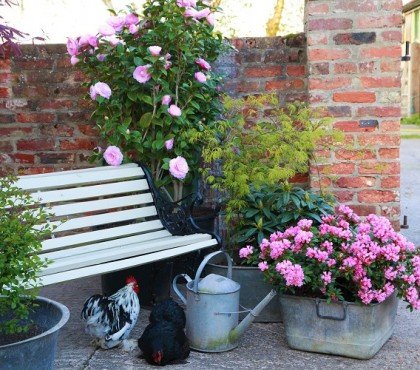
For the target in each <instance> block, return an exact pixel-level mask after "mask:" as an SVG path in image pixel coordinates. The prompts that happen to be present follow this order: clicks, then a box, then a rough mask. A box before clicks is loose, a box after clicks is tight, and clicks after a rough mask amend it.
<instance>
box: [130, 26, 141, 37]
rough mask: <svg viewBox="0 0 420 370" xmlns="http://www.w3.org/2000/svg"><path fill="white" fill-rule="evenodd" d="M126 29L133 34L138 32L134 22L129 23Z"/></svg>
mask: <svg viewBox="0 0 420 370" xmlns="http://www.w3.org/2000/svg"><path fill="white" fill-rule="evenodd" d="M128 31H129V32H130V33H131V34H132V35H135V34H136V33H137V32H139V26H136V25H135V24H130V26H129V27H128Z"/></svg>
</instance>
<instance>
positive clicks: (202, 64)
mask: <svg viewBox="0 0 420 370" xmlns="http://www.w3.org/2000/svg"><path fill="white" fill-rule="evenodd" d="M195 64H198V65H199V66H200V67H201V68H203V69H205V70H206V71H210V70H211V66H210V64H209V63H208V62H207V61H205V60H204V59H203V58H197V59H196V60H195Z"/></svg>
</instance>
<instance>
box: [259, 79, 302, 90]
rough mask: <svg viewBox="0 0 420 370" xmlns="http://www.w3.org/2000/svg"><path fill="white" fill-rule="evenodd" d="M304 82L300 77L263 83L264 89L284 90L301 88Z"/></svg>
mask: <svg viewBox="0 0 420 370" xmlns="http://www.w3.org/2000/svg"><path fill="white" fill-rule="evenodd" d="M304 87H305V82H304V81H303V80H301V79H295V80H278V81H267V82H266V83H265V90H266V91H272V90H285V89H303V88H304Z"/></svg>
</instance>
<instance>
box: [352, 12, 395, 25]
mask: <svg viewBox="0 0 420 370" xmlns="http://www.w3.org/2000/svg"><path fill="white" fill-rule="evenodd" d="M401 24H402V13H401V14H392V15H388V16H384V15H383V14H380V15H374V16H367V15H365V14H364V15H360V16H359V17H358V18H357V19H356V27H357V28H385V27H387V28H388V27H400V26H401Z"/></svg>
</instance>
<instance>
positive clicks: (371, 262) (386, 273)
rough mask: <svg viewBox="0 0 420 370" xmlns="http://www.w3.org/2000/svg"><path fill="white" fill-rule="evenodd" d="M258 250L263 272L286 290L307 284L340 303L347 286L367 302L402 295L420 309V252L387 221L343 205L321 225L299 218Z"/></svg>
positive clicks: (380, 300)
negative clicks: (356, 212) (363, 214)
mask: <svg viewBox="0 0 420 370" xmlns="http://www.w3.org/2000/svg"><path fill="white" fill-rule="evenodd" d="M255 252H256V253H258V255H259V264H258V266H259V268H260V270H261V271H263V272H264V274H265V275H266V276H267V277H268V280H269V281H271V282H272V283H274V284H280V288H281V289H283V290H286V291H287V287H289V286H297V287H301V286H303V285H305V286H307V288H308V289H309V290H310V291H312V292H313V294H318V295H319V296H320V297H325V296H326V297H329V298H331V299H333V300H336V299H337V297H339V296H342V295H343V294H344V291H343V290H342V289H343V286H344V287H345V294H346V295H347V297H349V294H351V297H350V298H352V299H354V300H359V301H361V302H363V303H364V304H370V303H375V302H383V301H384V300H385V299H387V298H388V297H389V296H390V295H391V294H394V292H397V294H398V295H399V296H400V297H403V298H404V299H405V300H406V301H407V302H408V303H409V306H411V307H413V308H415V309H420V300H419V291H420V251H419V250H416V249H415V247H414V245H413V244H412V243H410V242H409V241H407V240H406V239H405V238H404V237H403V236H402V235H400V234H398V233H397V232H395V230H394V229H393V228H392V225H391V223H390V221H389V220H388V219H386V218H385V217H380V216H377V215H373V214H371V215H369V216H367V217H366V219H364V220H361V219H360V217H359V216H358V215H357V214H355V213H354V212H353V211H352V210H351V209H350V208H349V207H347V206H344V205H341V206H340V207H339V208H338V210H337V213H336V214H335V215H327V216H324V217H322V222H321V224H320V225H318V226H313V224H312V221H310V220H300V221H299V222H298V223H297V225H296V226H292V227H289V228H288V229H286V230H285V231H284V232H280V231H277V232H275V233H273V234H271V235H270V238H269V239H263V240H262V242H261V244H260V248H259V251H255ZM242 254H243V253H242ZM242 258H249V253H248V252H247V254H246V257H242ZM303 269H305V275H304V273H303ZM279 274H280V276H281V277H282V278H283V279H284V280H283V281H284V283H281V281H282V279H278V275H279ZM276 276H277V278H276ZM306 277H307V283H304V279H305V280H306ZM338 282H339V283H338Z"/></svg>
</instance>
